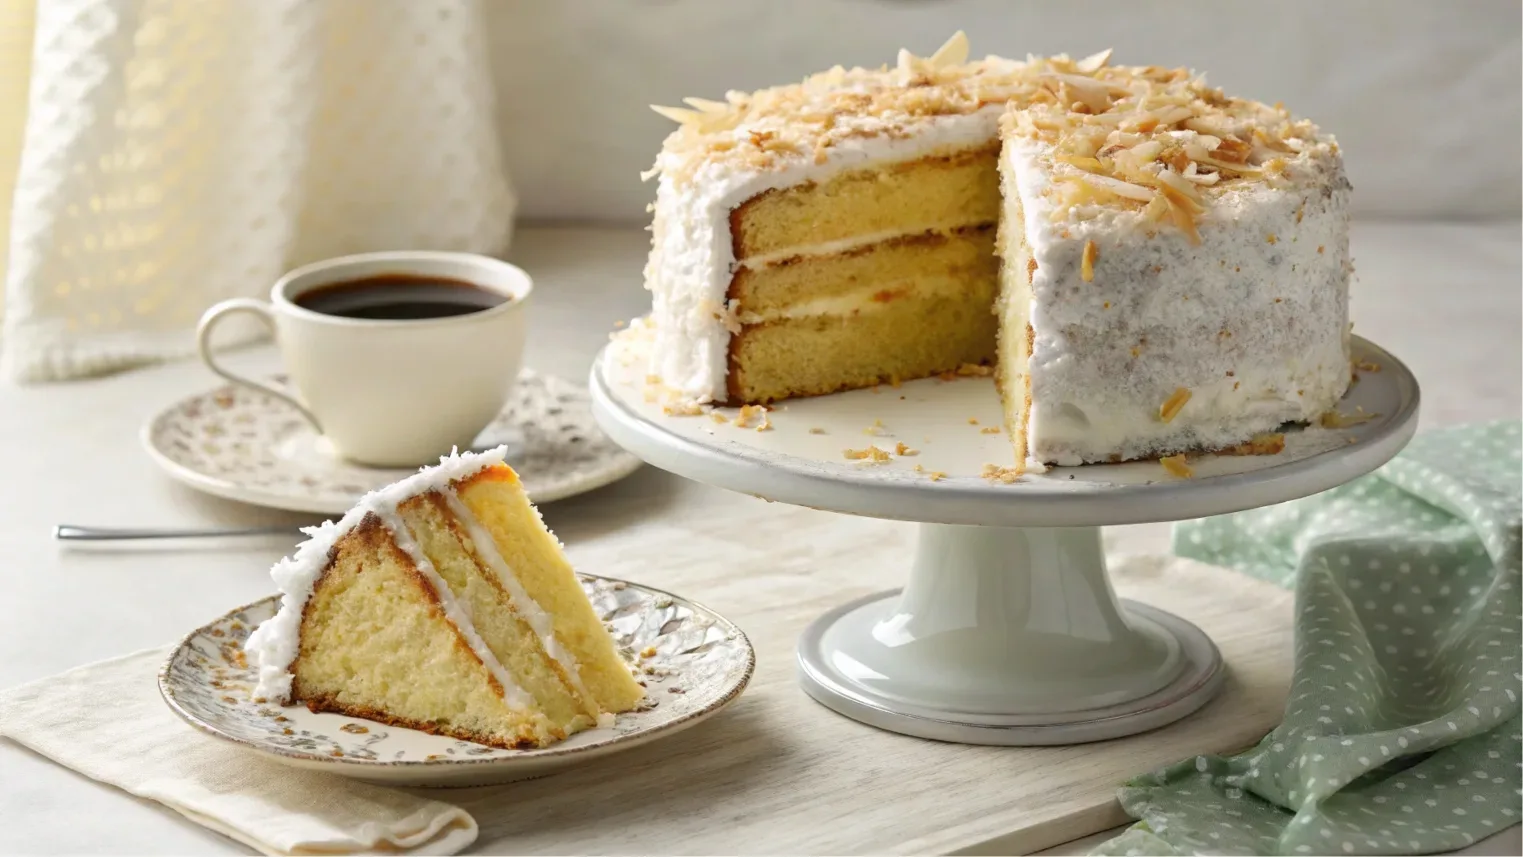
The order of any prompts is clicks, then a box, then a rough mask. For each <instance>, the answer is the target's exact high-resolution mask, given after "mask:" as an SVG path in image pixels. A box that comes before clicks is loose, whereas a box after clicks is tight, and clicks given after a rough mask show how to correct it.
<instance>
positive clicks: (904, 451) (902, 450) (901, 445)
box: [894, 440, 920, 467]
mask: <svg viewBox="0 0 1523 857" xmlns="http://www.w3.org/2000/svg"><path fill="white" fill-rule="evenodd" d="M894 454H895V455H901V456H902V455H919V454H920V450H918V449H912V448H910V447H909V446H907V445H906V444H905V442H904V441H902V440H901V441H899V442H898V443H896V444H894ZM917 467H918V465H917Z"/></svg>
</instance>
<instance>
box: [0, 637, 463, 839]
mask: <svg viewBox="0 0 1523 857" xmlns="http://www.w3.org/2000/svg"><path fill="white" fill-rule="evenodd" d="M169 651H170V650H169V648H168V647H165V648H162V649H149V650H147V651H142V652H138V653H136V654H131V655H127V656H125V657H121V658H116V659H114V660H109V661H102V662H100V663H96V664H90V665H88V666H83V667H79V668H78V669H74V670H70V671H68V672H66V673H63V674H61V675H56V676H51V677H49V678H45V679H41V680H39V681H35V682H32V683H31V684H25V685H22V686H20V687H16V688H11V689H9V690H6V691H0V736H5V737H7V738H10V739H11V740H13V741H16V742H17V743H19V744H22V745H24V746H26V747H29V748H31V749H32V750H35V751H36V752H38V753H41V754H42V755H44V756H47V757H48V758H50V759H52V760H53V761H55V762H58V763H59V764H62V765H65V766H67V767H70V768H73V769H74V770H76V771H78V772H80V773H82V774H84V775H86V776H88V777H90V778H92V779H96V780H99V781H101V782H103V783H109V784H110V785H113V786H116V787H117V788H120V789H123V790H125V791H127V792H130V793H132V794H135V795H137V796H139V797H145V798H148V799H150V800H156V801H158V802H159V803H162V804H164V805H165V806H167V807H169V808H170V809H173V810H174V811H175V812H178V813H180V814H181V815H183V816H185V817H186V818H188V819H190V820H191V821H194V822H195V823H197V824H200V825H202V826H204V827H207V828H210V829H212V830H215V831H217V832H218V833H221V834H223V835H225V836H229V837H232V838H233V839H236V840H238V841H239V842H242V843H244V844H246V845H248V846H250V847H253V848H257V849H258V850H260V851H262V852H264V853H265V854H311V853H316V852H321V853H330V854H332V853H383V852H384V853H388V854H398V853H401V854H455V853H458V852H459V851H460V850H461V849H463V848H465V847H466V846H468V845H470V844H471V843H472V842H474V841H475V840H476V820H475V819H473V818H471V816H470V815H469V814H467V813H466V812H465V810H462V809H460V808H459V807H455V806H450V805H449V804H447V803H441V802H439V801H434V800H427V799H425V798H420V797H415V796H413V795H411V794H408V793H406V792H403V791H398V790H393V789H387V788H382V787H380V786H372V785H367V784H365V783H361V782H356V781H354V780H349V779H345V778H343V777H337V776H333V775H330V774H320V773H314V772H309V771H302V770H297V769H295V768H290V767H287V766H285V765H281V764H278V763H275V762H271V761H267V760H265V759H262V758H260V757H259V755H258V754H257V753H255V752H253V751H250V750H244V749H241V748H238V747H235V746H233V745H231V744H227V743H224V742H222V741H219V740H217V739H215V738H211V737H208V736H206V735H202V734H201V733H199V732H196V731H195V730H194V729H192V728H191V727H190V726H187V725H186V724H185V723H184V722H182V721H181V720H180V719H179V718H178V717H176V716H175V715H174V713H173V712H171V711H170V710H169V707H168V706H167V705H165V704H164V700H163V699H161V698H160V697H159V690H158V683H157V674H158V669H159V666H160V665H161V664H162V663H163V662H164V659H165V658H167V657H168V656H169Z"/></svg>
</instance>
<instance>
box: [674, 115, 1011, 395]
mask: <svg viewBox="0 0 1523 857" xmlns="http://www.w3.org/2000/svg"><path fill="white" fill-rule="evenodd" d="M1003 110H1004V106H1003V104H997V105H990V106H989V107H987V108H985V109H983V110H981V111H979V112H977V113H970V114H958V115H949V116H944V117H938V118H937V119H936V120H935V121H933V122H928V123H926V124H925V127H924V129H923V130H917V132H916V133H915V134H914V135H912V136H909V137H897V138H896V137H892V136H887V135H880V136H870V137H860V138H851V139H847V140H844V141H842V142H840V143H837V144H836V145H834V146H832V147H831V148H830V149H828V150H826V151H827V154H828V157H827V159H826V160H825V161H824V162H823V163H818V164H817V163H815V162H814V161H813V160H812V159H810V158H800V159H798V160H796V161H794V162H793V163H792V164H790V165H789V166H787V167H784V168H782V169H773V170H748V169H743V168H739V167H736V166H735V165H733V164H730V163H724V162H711V163H707V164H704V165H703V166H701V167H699V168H698V169H697V170H696V171H695V172H694V173H693V174H692V175H691V176H687V177H684V178H683V179H681V180H677V179H673V178H672V177H671V175H670V173H671V171H670V170H668V171H667V172H663V174H662V176H661V183H660V186H659V188H658V189H657V191H656V226H655V244H654V246H653V248H652V251H651V258H650V263H649V265H648V266H647V269H646V279H645V285H646V288H648V289H650V290H651V292H652V295H653V308H652V312H651V318H652V320H653V321H654V323H655V328H656V337H655V344H654V347H653V349H652V352H651V366H650V372H651V373H652V374H655V375H658V376H660V378H661V381H662V383H663V384H664V385H665V386H667V387H669V388H671V389H674V390H676V391H678V393H680V394H681V395H682V396H684V397H686V398H690V399H692V400H694V401H699V402H707V401H712V400H714V399H719V398H724V395H725V376H726V374H727V373H728V371H729V366H728V359H727V353H728V348H729V343H730V332H729V330H728V329H727V328H726V327H725V323H724V320H723V318H722V317H721V315H720V313H721V312H722V309H723V307H724V305H725V302H726V294H727V292H728V291H729V287H730V280H731V278H732V276H733V275H734V273H735V269H736V267H737V260H736V259H735V254H734V250H733V246H734V245H733V239H732V236H731V234H730V212H731V210H732V209H734V208H735V207H736V206H738V205H740V204H741V203H743V202H745V201H746V200H748V199H750V198H752V197H754V196H756V195H758V194H761V193H765V192H766V191H769V190H774V189H777V188H785V187H792V186H794V185H798V184H802V183H804V182H810V181H815V182H818V181H823V180H826V179H829V178H830V177H832V176H835V175H838V174H840V173H842V172H845V171H847V170H853V169H864V168H866V167H869V166H871V165H872V164H875V163H880V162H886V161H907V160H914V159H916V158H921V157H925V156H927V155H929V154H931V153H933V152H936V151H938V150H949V151H950V150H956V149H964V148H969V147H973V146H978V145H984V144H987V143H989V142H990V141H992V140H993V139H994V138H995V137H996V136H997V135H998V125H999V115H1000V113H1001V112H1003ZM735 133H736V134H737V135H744V134H746V133H748V132H747V130H746V129H744V128H740V129H737V130H736V132H735ZM666 157H667V155H666V154H665V153H663V155H662V159H663V160H664V159H665V158H666ZM663 160H658V161H657V166H663ZM789 255H796V254H791V253H790V254H789Z"/></svg>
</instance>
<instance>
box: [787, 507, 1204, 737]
mask: <svg viewBox="0 0 1523 857" xmlns="http://www.w3.org/2000/svg"><path fill="white" fill-rule="evenodd" d="M919 527H920V532H919V539H918V543H917V545H916V550H915V557H914V561H913V565H912V566H911V570H910V578H909V582H908V584H907V585H906V586H905V587H904V589H902V590H893V591H890V592H884V593H879V594H877V595H871V596H868V597H866V598H862V599H858V600H856V601H854V602H851V603H849V604H845V605H842V606H840V607H838V608H836V609H834V610H832V611H830V612H829V613H826V614H825V615H824V616H821V617H820V618H819V619H816V620H815V621H814V622H813V623H811V624H810V626H809V627H808V628H807V630H805V632H804V635H803V637H802V639H801V640H800V641H799V649H798V663H799V673H800V679H801V681H802V683H803V686H804V690H805V691H806V692H807V693H808V694H809V695H810V696H811V697H813V698H814V699H815V700H816V701H818V702H820V703H822V704H824V705H825V706H827V707H829V708H830V709H832V710H834V711H836V712H838V713H840V714H844V715H846V716H847V717H851V718H853V719H856V720H860V721H862V722H863V723H867V724H870V725H873V726H876V727H879V728H881V729H888V730H892V731H894V732H902V733H904V734H907V735H915V736H918V737H921V738H932V739H937V740H943V741H956V742H959V743H968V744H1001V745H1041V744H1074V743H1079V742H1084V741H1100V740H1104V739H1108V738H1118V737H1121V736H1123V735H1131V734H1134V733H1137V732H1143V731H1146V730H1149V729H1156V728H1158V727H1159V726H1162V725H1164V724H1167V723H1170V722H1172V721H1174V720H1177V719H1179V718H1181V717H1184V716H1185V715H1187V714H1190V713H1191V712H1193V711H1195V710H1197V709H1199V708H1200V707H1201V706H1202V705H1205V704H1206V702H1208V701H1209V700H1210V699H1211V697H1212V696H1213V695H1214V694H1215V693H1216V691H1217V690H1218V689H1219V688H1220V686H1221V682H1222V662H1221V655H1220V654H1219V653H1218V652H1217V649H1216V646H1215V645H1214V644H1213V643H1212V642H1211V640H1210V638H1208V637H1207V636H1206V635H1205V634H1204V633H1202V632H1201V630H1200V629H1199V628H1196V627H1195V626H1194V625H1192V624H1190V623H1189V622H1186V621H1185V620H1183V619H1180V618H1179V617H1177V616H1174V615H1171V614H1169V613H1165V612H1163V611H1161V610H1158V609H1157V608H1154V607H1149V606H1147V605H1144V604H1137V603H1133V602H1125V603H1123V602H1120V601H1118V600H1117V598H1116V594H1115V591H1114V590H1113V589H1112V588H1111V584H1110V580H1109V578H1108V577H1107V576H1106V568H1105V555H1104V552H1103V551H1102V549H1101V546H1100V529H1099V528H1098V527H1050V528H1017V527H987V526H963V525H956V524H930V523H925V524H920V525H919Z"/></svg>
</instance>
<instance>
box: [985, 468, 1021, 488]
mask: <svg viewBox="0 0 1523 857" xmlns="http://www.w3.org/2000/svg"><path fill="white" fill-rule="evenodd" d="M979 475H980V476H982V477H984V478H985V479H987V480H989V481H990V482H1003V483H1004V484H1006V485H1009V484H1010V483H1012V482H1015V481H1016V480H1018V479H1020V478H1021V472H1020V471H1019V470H1017V469H1016V468H1014V467H1001V466H999V465H998V464H985V465H984V470H983V472H982V473H980V474H979Z"/></svg>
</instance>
